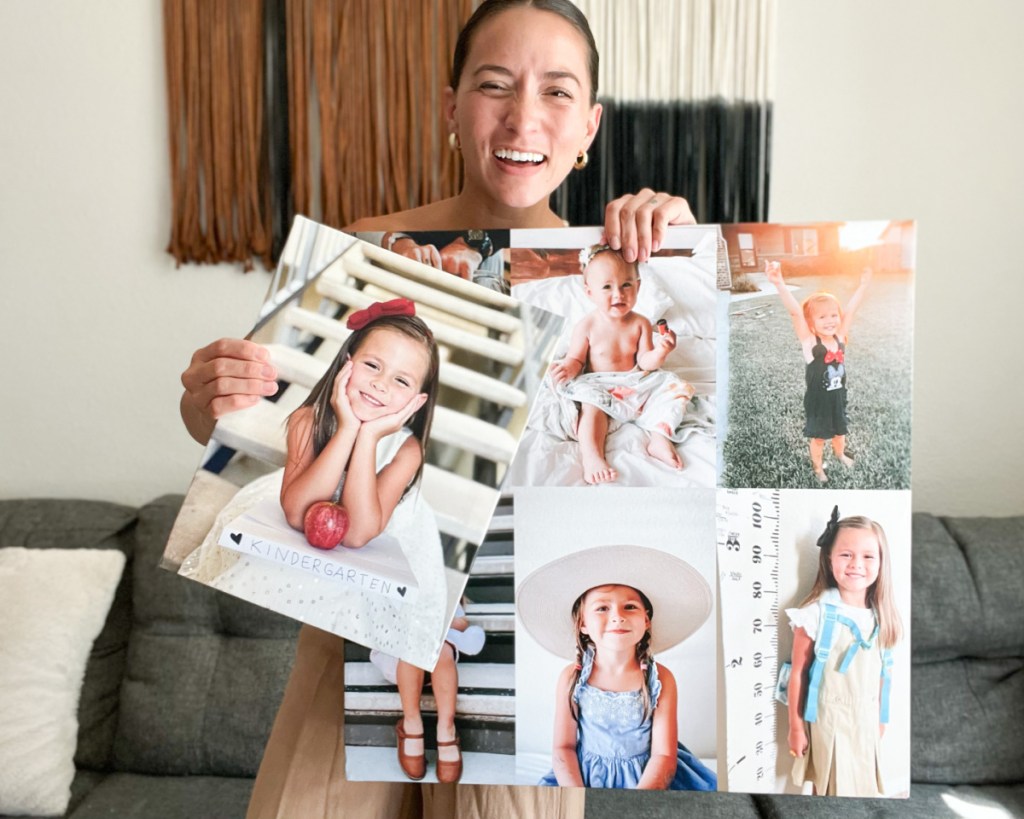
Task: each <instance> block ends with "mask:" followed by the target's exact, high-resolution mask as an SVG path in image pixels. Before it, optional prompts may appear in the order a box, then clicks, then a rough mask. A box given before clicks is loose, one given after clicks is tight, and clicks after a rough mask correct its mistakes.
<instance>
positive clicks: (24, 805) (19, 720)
mask: <svg viewBox="0 0 1024 819" xmlns="http://www.w3.org/2000/svg"><path fill="white" fill-rule="evenodd" d="M124 563H125V558H124V555H123V554H122V553H121V552H119V551H117V550H116V549H23V548H21V547H12V548H6V549H0V601H2V602H0V814H7V813H13V814H31V815H35V816H54V815H61V814H63V813H64V812H65V810H66V809H67V806H68V802H69V800H70V799H71V780H72V779H73V778H74V776H75V761H74V757H75V747H76V743H77V740H78V699H79V695H80V694H81V688H82V678H83V677H84V675H85V665H86V662H87V661H88V659H89V652H90V650H91V649H92V644H93V641H94V640H95V639H96V637H97V635H98V634H99V633H100V631H101V630H102V629H103V624H104V622H105V621H106V619H107V612H108V611H109V609H110V604H111V603H112V602H113V599H114V591H115V590H116V588H117V584H118V581H119V580H120V577H121V572H122V571H123V570H124Z"/></svg>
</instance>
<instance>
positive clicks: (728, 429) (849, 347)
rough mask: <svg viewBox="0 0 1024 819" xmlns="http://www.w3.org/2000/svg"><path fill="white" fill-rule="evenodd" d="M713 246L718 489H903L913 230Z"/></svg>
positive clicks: (755, 229)
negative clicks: (720, 327)
mask: <svg viewBox="0 0 1024 819" xmlns="http://www.w3.org/2000/svg"><path fill="white" fill-rule="evenodd" d="M723 234H724V236H725V238H726V242H727V244H728V246H729V261H730V267H731V271H732V290H731V293H730V294H729V299H728V301H729V307H728V310H729V344H728V351H729V352H728V361H727V364H726V365H725V366H726V372H725V373H723V375H724V374H726V373H727V375H728V378H727V379H722V380H723V381H727V390H726V398H725V401H726V404H727V413H726V418H725V425H724V435H723V434H722V432H723V430H722V429H720V433H719V434H720V437H721V439H722V453H721V463H722V474H721V479H720V485H722V486H725V487H732V488H740V487H756V486H759V487H778V488H794V489H801V488H812V487H821V486H825V485H827V486H830V487H836V488H840V489H908V488H909V487H910V399H911V369H912V363H913V265H914V235H915V229H914V225H913V223H909V222H881V223H858V222H850V223H821V224H812V225H793V226H791V225H774V224H765V225H727V226H724V227H723ZM794 335H795V336H796V338H795V341H796V343H795V344H794V343H793V342H794Z"/></svg>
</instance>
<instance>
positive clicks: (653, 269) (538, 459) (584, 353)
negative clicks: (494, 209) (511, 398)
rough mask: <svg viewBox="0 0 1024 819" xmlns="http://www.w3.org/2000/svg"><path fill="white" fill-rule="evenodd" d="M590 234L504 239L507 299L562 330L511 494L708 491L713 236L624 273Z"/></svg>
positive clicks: (668, 246) (693, 234) (675, 235)
mask: <svg viewBox="0 0 1024 819" xmlns="http://www.w3.org/2000/svg"><path fill="white" fill-rule="evenodd" d="M600 239H601V236H600V230H598V229H593V228H580V229H565V230H549V231H513V232H512V245H513V247H512V249H511V251H510V252H509V260H510V263H509V279H510V281H511V289H512V293H513V295H514V296H515V298H517V299H519V300H521V301H522V302H523V303H527V304H533V305H535V306H538V307H542V308H544V309H545V310H549V311H551V312H560V313H561V314H562V315H564V316H565V318H566V324H567V328H566V330H565V331H564V333H563V336H562V338H561V339H560V340H559V342H558V345H557V348H556V353H555V362H554V363H553V365H552V366H551V368H550V370H549V372H548V375H547V377H546V378H545V380H544V383H543V385H542V387H541V390H540V393H539V395H538V399H537V403H536V406H535V407H534V409H533V411H532V412H531V414H530V417H529V421H528V422H527V431H526V434H525V435H524V438H523V446H522V447H521V449H520V453H519V455H518V456H517V457H516V460H515V462H514V463H513V465H512V468H511V470H510V474H509V479H508V480H509V482H510V485H513V486H522V485H555V486H583V485H588V484H589V485H595V484H616V485H619V486H655V485H657V486H666V485H667V486H678V487H695V486H707V487H710V486H714V485H715V480H716V474H715V469H716V454H715V356H716V346H715V342H716V336H717V333H716V301H717V284H716V273H717V259H718V246H719V242H718V239H719V231H718V228H717V227H690V228H671V229H669V231H668V236H667V240H666V241H665V242H664V243H663V246H662V248H661V249H660V251H659V252H658V253H657V254H655V255H654V256H652V258H651V259H649V260H648V261H646V262H643V263H638V262H627V261H626V260H625V258H624V257H623V256H622V254H621V253H619V252H618V251H616V250H614V249H612V248H610V247H608V246H607V245H603V244H601V243H600Z"/></svg>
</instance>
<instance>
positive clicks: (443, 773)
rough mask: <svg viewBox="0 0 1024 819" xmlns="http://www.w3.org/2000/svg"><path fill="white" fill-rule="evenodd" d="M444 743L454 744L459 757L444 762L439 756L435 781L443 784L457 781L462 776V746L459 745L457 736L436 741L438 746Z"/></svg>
mask: <svg viewBox="0 0 1024 819" xmlns="http://www.w3.org/2000/svg"><path fill="white" fill-rule="evenodd" d="M445 745H454V746H455V747H456V748H457V749H458V751H459V758H458V759H456V760H455V761H454V762H446V761H445V760H443V759H440V758H438V760H437V781H438V782H441V783H442V784H445V785H450V784H453V783H455V782H458V781H459V779H460V778H461V777H462V746H461V745H459V738H458V737H455V739H453V740H450V741H448V742H441V740H438V741H437V747H438V748H441V747H442V746H445Z"/></svg>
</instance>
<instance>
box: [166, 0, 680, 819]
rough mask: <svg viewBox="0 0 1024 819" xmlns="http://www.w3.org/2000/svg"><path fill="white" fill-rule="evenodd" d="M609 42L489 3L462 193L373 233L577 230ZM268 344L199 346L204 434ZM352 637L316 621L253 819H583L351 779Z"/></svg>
mask: <svg viewBox="0 0 1024 819" xmlns="http://www.w3.org/2000/svg"><path fill="white" fill-rule="evenodd" d="M597 65H598V55H597V48H596V46H595V44H594V39H593V35H592V34H591V32H590V28H589V26H588V24H587V21H586V18H585V17H584V16H583V15H582V14H581V13H580V11H579V10H578V9H577V8H576V7H575V6H573V5H572V4H571V3H570V2H568V0H532V1H531V0H485V2H484V3H483V4H482V5H481V6H480V7H479V8H478V9H477V11H476V12H475V13H474V14H473V16H472V17H471V18H470V20H469V21H468V22H467V23H466V26H465V27H464V28H463V30H462V32H461V33H460V35H459V39H458V42H457V44H456V47H455V54H454V59H453V66H452V80H451V86H450V87H449V88H448V89H446V91H445V116H446V120H447V126H448V131H449V139H450V143H451V144H452V145H453V147H454V148H455V149H457V150H459V151H460V152H461V153H462V157H463V162H464V165H465V174H464V179H465V182H464V185H463V188H462V190H461V191H460V192H459V194H458V195H457V196H454V197H452V198H450V199H445V200H443V201H440V202H436V203H433V204H429V205H425V206H423V207H419V208H414V209H412V210H408V211H403V212H401V213H396V214H391V215H387V216H377V217H372V218H369V219H360V220H359V221H357V222H356V223H355V224H353V225H350V226H349V227H348V228H347V230H348V231H350V232H355V231H363V230H384V231H387V230H409V231H418V230H458V229H464V228H479V229H501V228H518V229H523V228H542V227H563V226H564V225H563V222H562V221H561V220H560V219H559V218H558V216H556V215H555V213H554V212H553V211H552V210H551V208H550V206H549V204H548V200H549V197H550V195H551V193H552V192H553V191H554V189H555V188H556V187H558V185H559V184H560V183H561V182H562V181H563V180H564V179H565V178H566V177H567V176H568V175H569V174H570V173H571V172H572V169H573V167H574V166H575V167H577V168H582V167H583V166H584V165H585V164H586V152H587V149H588V148H589V147H590V145H591V143H592V142H593V140H594V137H595V135H596V133H597V129H598V126H599V124H600V121H601V106H600V105H598V104H597V103H596V98H597ZM692 222H693V216H692V214H691V213H690V209H689V206H688V205H687V204H686V202H685V200H683V199H681V198H679V197H675V196H670V195H668V194H664V193H655V192H653V191H651V190H648V189H645V190H642V191H640V193H638V194H635V195H629V196H623V197H621V198H619V199H616V200H615V201H613V202H611V203H610V204H609V205H608V206H607V208H606V210H605V239H606V241H607V243H608V244H610V245H611V246H612V247H614V248H616V249H620V248H621V249H622V251H623V254H624V256H625V258H626V259H627V260H629V261H633V260H636V259H639V260H641V261H644V260H646V259H647V258H648V257H649V256H650V254H651V252H652V251H655V250H657V249H658V247H659V246H660V243H661V241H662V239H663V236H664V230H665V228H666V227H667V226H668V225H674V224H690V223H692ZM275 377H276V373H275V372H274V369H273V367H272V366H271V365H270V364H269V357H268V355H267V352H266V350H265V349H263V348H262V347H260V346H259V345H257V344H253V343H251V342H248V341H242V340H237V339H221V340H219V341H216V342H214V343H213V344H210V345H209V346H207V347H204V348H203V349H201V350H198V351H197V352H196V353H195V354H194V355H193V357H192V362H191V364H190V365H189V367H188V369H186V370H185V372H184V373H183V374H182V383H183V385H184V387H185V392H184V394H183V395H182V399H181V415H182V419H183V420H184V422H185V425H186V427H187V428H188V430H189V432H190V433H191V434H192V436H193V437H194V438H195V439H196V440H197V441H200V442H201V443H202V442H205V441H207V440H208V439H209V437H210V433H211V431H212V430H213V426H214V423H215V422H216V419H217V418H218V417H220V416H222V415H225V414H227V413H229V412H233V411H235V410H238V409H242V408H244V407H248V406H251V405H253V404H255V403H257V402H258V401H259V400H260V399H261V398H262V397H263V396H264V395H270V394H273V393H274V392H275V390H276V384H275V383H274V379H275ZM343 669H344V662H343V657H342V641H341V640H340V639H339V638H337V637H334V636H333V635H329V634H326V633H325V632H322V631H318V630H316V629H312V628H308V627H304V628H303V629H302V632H301V633H300V637H299V646H298V651H297V654H296V661H295V666H294V668H293V671H292V676H291V678H290V680H289V682H288V688H287V690H286V692H285V696H284V700H283V702H282V704H281V709H280V711H279V712H278V716H277V719H276V720H275V723H274V728H273V732H272V733H271V736H270V741H269V742H268V745H267V750H266V753H265V755H264V759H263V763H262V764H261V766H260V771H259V775H258V777H257V780H256V785H255V787H254V790H253V796H252V802H251V804H250V807H249V817H250V819H254V818H255V817H267V816H300V815H301V816H334V815H343V812H344V811H345V810H346V809H348V810H350V811H353V813H352V815H359V816H367V817H372V816H381V817H391V816H416V815H419V813H420V812H421V811H422V812H424V813H429V814H432V815H438V816H453V815H466V816H470V815H472V816H476V815H484V816H491V815H495V816H499V815H500V816H506V817H515V816H551V817H569V816H573V817H575V816H580V817H582V815H583V799H582V791H578V790H574V789H558V790H547V791H544V790H538V789H532V788H525V789H524V788H515V789H510V788H505V787H462V788H459V789H458V791H456V790H455V789H454V788H451V787H445V786H424V787H422V788H420V787H418V786H414V785H407V784H404V783H398V784H395V783H354V782H347V781H345V780H344V737H343V730H342V727H343V710H342V691H343V685H344V674H343ZM406 751H407V752H413V749H411V748H407V749H406Z"/></svg>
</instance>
